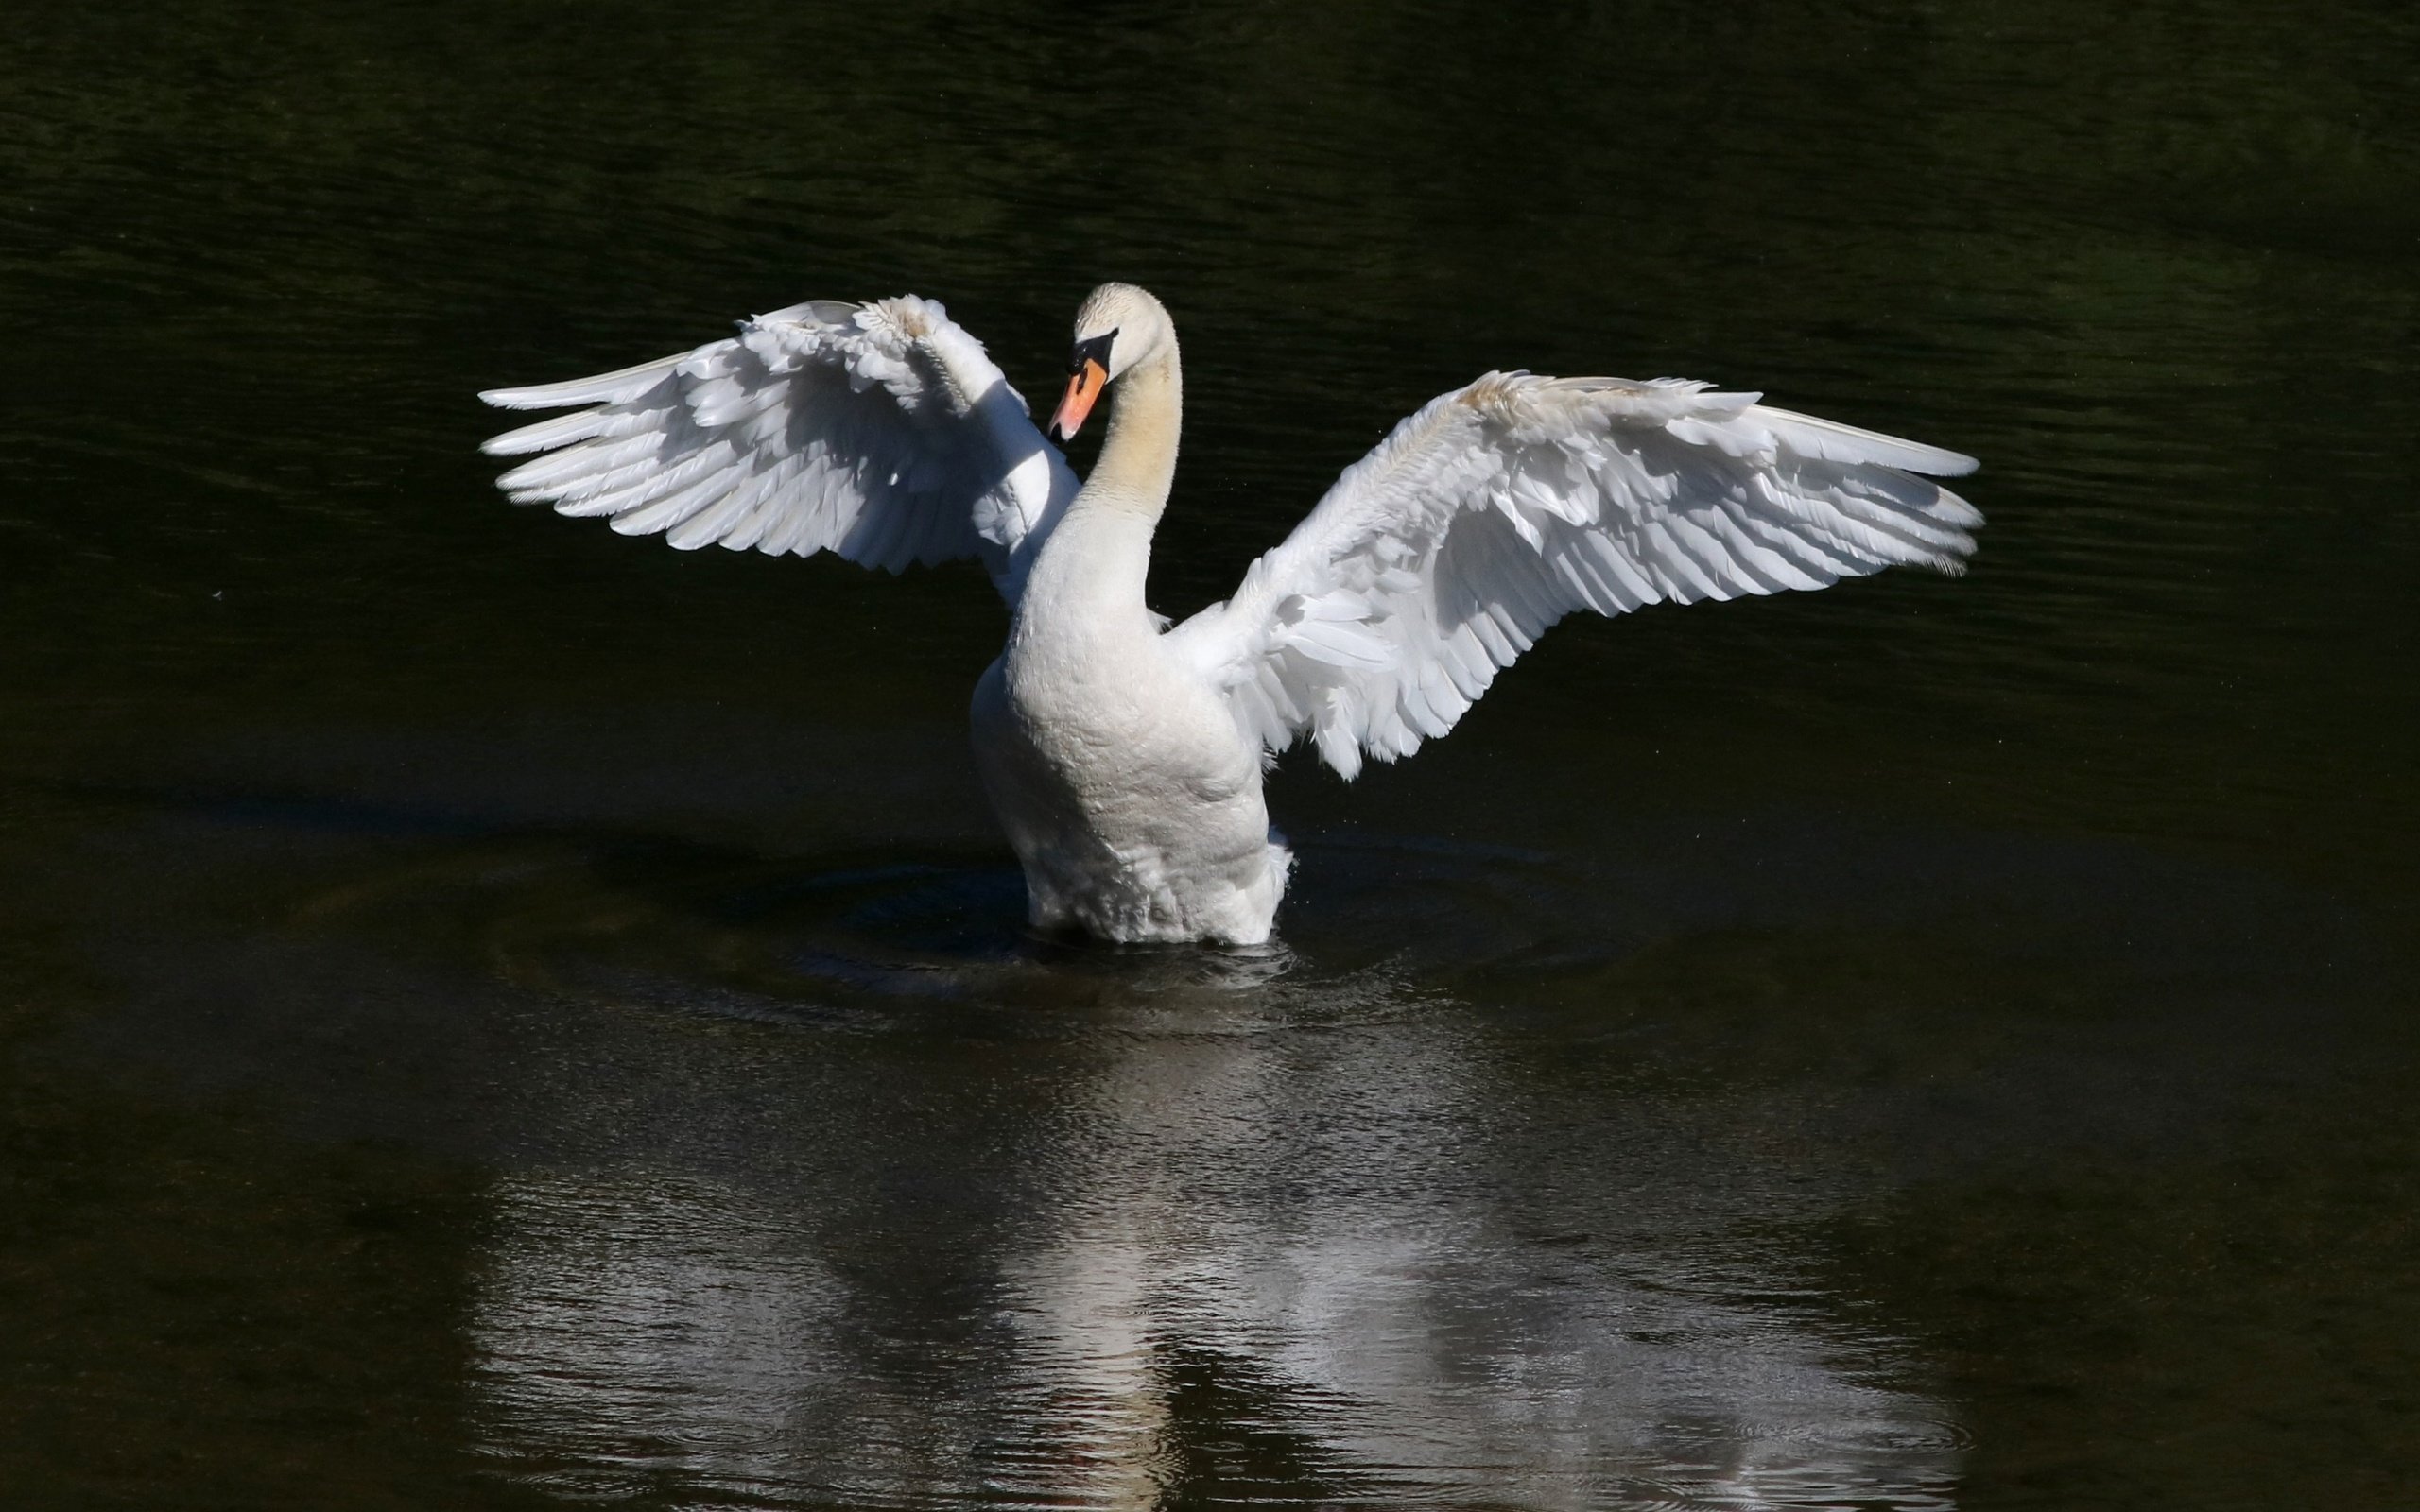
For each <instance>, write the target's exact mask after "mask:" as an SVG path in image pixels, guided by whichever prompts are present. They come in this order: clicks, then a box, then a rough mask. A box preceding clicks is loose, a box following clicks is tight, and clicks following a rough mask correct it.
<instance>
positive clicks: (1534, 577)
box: [1169, 372, 1982, 778]
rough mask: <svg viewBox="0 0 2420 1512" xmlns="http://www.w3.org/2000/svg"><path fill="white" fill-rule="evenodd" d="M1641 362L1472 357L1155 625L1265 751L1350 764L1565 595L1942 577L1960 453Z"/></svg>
mask: <svg viewBox="0 0 2420 1512" xmlns="http://www.w3.org/2000/svg"><path fill="white" fill-rule="evenodd" d="M1762 397H1763V396H1762V395H1760V394H1753V393H1721V392H1716V391H1713V390H1711V389H1710V388H1708V387H1707V386H1706V385H1703V384H1700V383H1691V382H1685V381H1683V380H1678V379H1668V378H1659V379H1656V380H1654V381H1652V382H1651V383H1643V384H1641V383H1632V382H1628V381H1626V380H1622V379H1616V378H1544V377H1539V376H1536V375H1533V374H1530V373H1521V372H1514V373H1489V374H1488V375H1486V376H1485V377H1483V378H1481V379H1479V380H1478V382H1476V383H1474V384H1471V385H1470V386H1468V387H1464V388H1461V389H1457V390H1455V391H1454V392H1452V393H1449V394H1444V395H1441V396H1440V397H1438V398H1437V399H1434V400H1432V401H1430V402H1429V403H1428V404H1425V405H1423V406H1422V407H1421V409H1420V410H1419V411H1418V412H1417V413H1415V414H1413V415H1412V416H1411V417H1410V418H1409V419H1408V420H1406V421H1403V423H1402V424H1400V425H1398V426H1396V427H1395V429H1394V431H1393V433H1392V435H1390V436H1389V437H1388V438H1386V439H1385V440H1384V441H1382V442H1380V443H1379V445H1378V446H1377V447H1376V448H1375V449H1374V450H1373V451H1372V452H1371V453H1370V455H1368V456H1366V457H1363V458H1362V459H1361V460H1360V461H1358V462H1357V463H1355V464H1354V465H1353V466H1352V467H1350V468H1347V469H1346V470H1345V472H1344V473H1343V475H1342V476H1341V477H1340V478H1339V479H1338V480H1337V483H1336V486H1335V487H1334V488H1332V489H1330V490H1328V492H1327V495H1326V497H1324V498H1323V499H1322V500H1321V501H1320V503H1319V505H1318V507H1316V508H1314V509H1313V510H1312V511H1311V513H1310V515H1309V517H1308V518H1306V519H1305V521H1304V522H1303V524H1301V526H1299V527H1298V528H1297V529H1296V530H1295V531H1294V533H1293V534H1292V535H1291V536H1289V537H1288V539H1287V540H1286V541H1285V542H1284V543H1283V544H1282V545H1280V546H1278V547H1277V549H1276V550H1274V551H1271V552H1270V553H1269V554H1268V555H1266V556H1264V557H1263V558H1260V560H1258V561H1256V562H1254V563H1253V565H1252V567H1251V569H1250V570H1249V571H1247V572H1246V573H1245V575H1244V581H1243V585H1242V586H1241V587H1240V588H1239V589H1238V590H1237V591H1236V595H1235V596H1234V597H1233V598H1231V599H1229V600H1228V601H1227V602H1225V603H1224V604H1216V605H1213V606H1211V607H1210V608H1209V609H1206V610H1202V611H1201V613H1200V614H1197V615H1195V616H1194V617H1193V618H1192V619H1190V620H1187V621H1186V622H1185V623H1184V624H1183V625H1180V626H1178V627H1176V628H1175V629H1174V630H1172V631H1170V632H1169V634H1170V640H1171V644H1172V645H1173V646H1175V647H1176V648H1177V649H1179V650H1180V651H1181V652H1182V653H1183V654H1184V655H1185V656H1187V657H1188V658H1189V659H1190V660H1191V661H1192V662H1194V664H1195V665H1197V666H1198V667H1200V668H1201V670H1202V671H1203V672H1204V673H1205V674H1206V675H1208V676H1209V677H1211V678H1212V679H1214V680H1215V681H1217V682H1218V683H1219V685H1220V686H1221V687H1224V688H1225V689H1227V690H1228V691H1227V696H1228V700H1229V707H1230V709H1231V712H1232V713H1234V715H1235V718H1236V723H1237V725H1238V726H1239V727H1241V728H1242V729H1243V730H1244V731H1245V732H1246V733H1247V735H1248V736H1250V737H1252V738H1254V739H1257V740H1258V741H1260V742H1261V743H1262V745H1263V746H1264V747H1266V748H1267V749H1268V750H1270V751H1271V752H1274V751H1278V750H1282V749H1284V748H1285V747H1287V746H1289V745H1291V744H1292V743H1293V742H1294V741H1296V740H1298V739H1303V738H1305V737H1307V738H1308V739H1309V740H1310V741H1311V742H1312V744H1313V745H1314V746H1315V747H1317V748H1318V750H1319V752H1320V755H1321V757H1322V759H1323V760H1324V761H1326V763H1327V764H1328V765H1330V766H1333V767H1334V768H1336V770H1337V771H1338V772H1340V773H1341V774H1342V775H1344V776H1345V777H1348V778H1349V777H1352V776H1354V775H1355V774H1356V773H1357V772H1358V771H1359V769H1360V766H1361V763H1362V760H1363V759H1364V757H1365V756H1374V757H1376V758H1378V759H1379V760H1381V761H1391V760H1393V759H1395V758H1397V757H1400V756H1408V755H1409V754H1411V753H1412V752H1413V751H1414V750H1417V749H1418V748H1419V747H1420V744H1421V742H1422V741H1423V740H1425V739H1434V738H1435V737H1437V736H1439V735H1442V734H1443V733H1445V732H1446V731H1447V730H1451V729H1452V728H1453V727H1454V724H1455V722H1456V721H1457V720H1459V719H1460V718H1461V715H1462V713H1464V711H1466V710H1467V709H1468V708H1469V707H1470V705H1471V704H1472V703H1473V702H1475V701H1476V700H1477V699H1478V697H1479V696H1482V695H1483V694H1484V693H1485V692H1486V691H1487V689H1488V687H1489V685H1490V684H1491V683H1493V682H1494V681H1495V675H1496V673H1497V672H1499V671H1501V670H1502V669H1503V668H1505V667H1507V666H1510V665H1512V663H1513V661H1514V660H1515V659H1517V658H1518V657H1519V656H1520V655H1521V653H1522V652H1524V651H1526V650H1528V649H1529V648H1530V646H1531V645H1532V644H1535V643H1536V641H1537V638H1538V637H1539V636H1540V635H1542V634H1544V633H1545V632H1546V630H1547V627H1549V626H1551V625H1553V624H1554V623H1555V622H1556V621H1557V620H1559V619H1561V618H1562V617H1563V616H1564V615H1565V614H1567V613H1570V612H1571V611H1572V610H1579V609H1590V610H1596V611H1597V612H1599V613H1600V614H1619V613H1623V612H1626V611H1628V610H1634V609H1638V608H1641V607H1643V606H1645V605H1648V604H1654V603H1663V602H1671V603H1682V604H1686V603H1694V602H1697V601H1699V600H1702V599H1728V598H1736V597H1740V596H1743V595H1748V594H1759V593H1779V592H1783V591H1786V590H1793V589H1798V590H1803V589H1814V588H1823V587H1825V586H1827V585H1828V584H1831V583H1833V582H1836V581H1838V580H1839V579H1841V578H1842V577H1850V576H1859V575H1861V574H1865V573H1872V572H1876V571H1879V570H1880V569H1882V568H1884V567H1887V566H1893V565H1897V564H1917V565H1923V566H1928V567H1932V568H1935V569H1937V570H1939V571H1941V572H1945V573H1951V574H1955V573H1958V572H1960V571H1962V570H1963V562H1964V558H1966V557H1967V556H1968V555H1969V554H1970V553H1972V552H1973V550H1974V549H1975V541H1974V537H1973V536H1972V535H1971V534H1970V532H1971V531H1973V530H1974V529H1975V528H1976V527H1977V526H1979V525H1980V524H1982V516H1981V515H1980V514H1979V513H1978V512H1977V511H1976V510H1975V508H1974V507H1973V506H1971V505H1969V504H1967V503H1966V501H1965V500H1963V499H1961V498H1960V497H1958V495H1956V494H1954V493H1952V492H1950V491H1949V490H1946V489H1944V488H1942V487H1940V486H1939V485H1938V484H1935V483H1933V482H1931V481H1929V479H1928V478H1927V477H1922V476H1916V475H1915V474H1918V473H1925V474H1931V475H1936V476H1957V475H1960V474H1963V473H1966V472H1973V471H1974V469H1975V466H1976V464H1975V460H1974V458H1972V457H1969V456H1965V455H1961V454H1959V453H1956V452H1950V451H1945V450H1943V449H1942V448H1940V447H1934V446H1926V445H1923V444H1921V443H1919V442H1915V441H1908V440H1901V439H1899V438H1896V437H1892V436H1884V435H1880V434H1878V433H1876V432H1874V431H1866V430H1859V429H1858V428H1856V427H1855V426H1850V425H1841V424H1839V423H1836V422H1834V421H1826V420H1819V419H1817V418H1815V417H1813V416H1810V415H1800V414H1795V413H1792V412H1790V411H1789V410H1782V409H1772V408H1768V407H1767V406H1765V405H1763V404H1759V403H1757V401H1758V400H1760V399H1761V398H1762Z"/></svg>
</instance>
